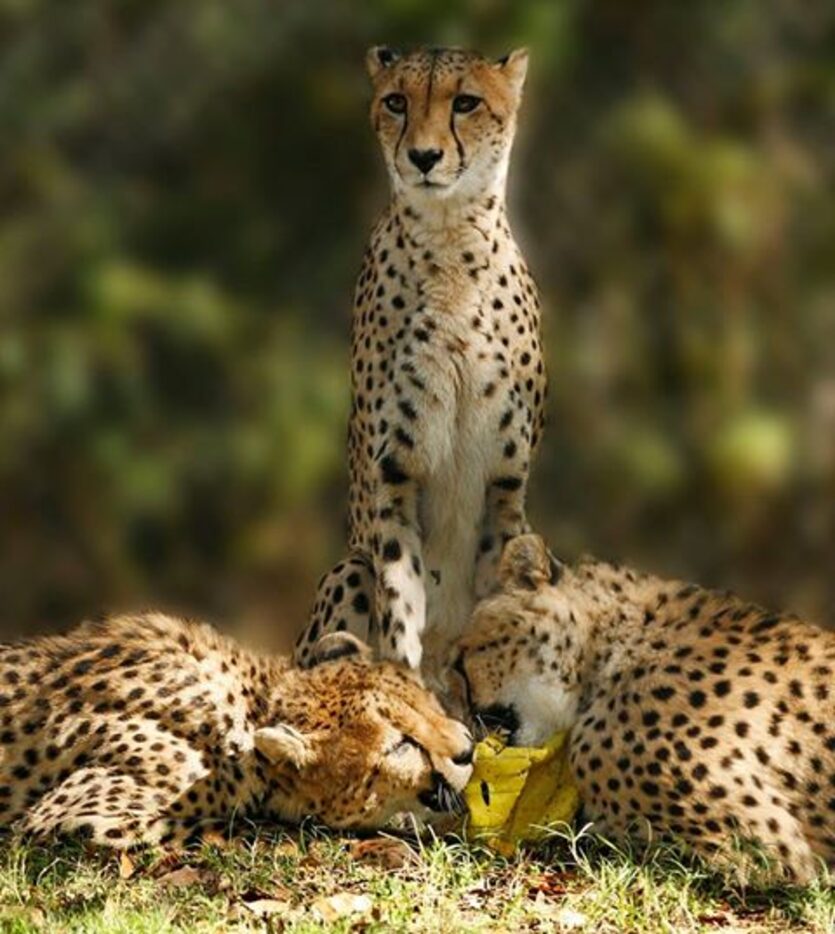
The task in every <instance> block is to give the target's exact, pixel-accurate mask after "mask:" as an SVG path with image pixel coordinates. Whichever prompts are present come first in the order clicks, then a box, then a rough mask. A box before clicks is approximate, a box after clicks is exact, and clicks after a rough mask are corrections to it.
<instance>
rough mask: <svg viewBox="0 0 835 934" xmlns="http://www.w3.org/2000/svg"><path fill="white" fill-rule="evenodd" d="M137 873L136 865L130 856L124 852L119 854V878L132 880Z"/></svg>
mask: <svg viewBox="0 0 835 934" xmlns="http://www.w3.org/2000/svg"><path fill="white" fill-rule="evenodd" d="M135 872H136V863H135V862H134V861H133V860H132V859H131V858H130V856H129V855H128V854H127V853H125V851H124V850H123V851H122V852H121V853H120V854H119V878H120V879H130V877H131V876H132V875H133V874H134V873H135Z"/></svg>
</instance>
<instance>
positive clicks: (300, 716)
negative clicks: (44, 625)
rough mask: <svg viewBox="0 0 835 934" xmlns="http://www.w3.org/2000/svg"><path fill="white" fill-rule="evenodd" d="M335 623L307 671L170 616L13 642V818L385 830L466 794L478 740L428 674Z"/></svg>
mask: <svg viewBox="0 0 835 934" xmlns="http://www.w3.org/2000/svg"><path fill="white" fill-rule="evenodd" d="M367 654H368V653H367V649H365V647H363V646H362V645H361V643H359V641H358V640H357V639H355V638H353V637H351V636H348V635H342V636H339V635H337V636H327V637H325V638H324V639H323V640H320V642H319V643H317V645H316V646H315V647H314V664H315V667H312V668H311V669H310V670H309V671H300V670H299V669H295V668H292V667H291V665H290V662H289V660H287V659H284V658H268V657H261V656H257V655H255V654H253V653H251V652H247V651H245V650H243V649H242V648H240V647H239V646H238V645H236V644H235V643H234V642H232V641H231V640H230V639H227V638H225V637H223V636H221V635H219V634H218V633H217V632H216V631H215V630H214V629H212V628H211V627H210V626H207V625H205V624H200V623H191V622H183V621H181V620H178V619H172V618H170V617H167V616H163V615H160V614H148V615H144V616H123V617H118V618H116V619H110V620H107V621H106V622H102V623H88V624H84V625H82V626H80V627H78V628H77V629H75V630H73V631H72V632H70V633H69V634H68V635H65V636H58V637H53V638H38V639H33V640H31V641H28V642H22V643H20V644H17V645H4V646H2V647H0V822H2V824H4V825H6V826H12V827H15V828H17V829H19V830H22V831H24V832H31V833H35V834H46V833H50V832H53V831H57V832H62V833H70V832H76V833H82V834H84V835H86V836H88V837H90V838H91V839H92V840H93V841H94V842H96V843H99V844H105V845H108V846H113V847H127V846H130V845H133V844H136V843H147V842H160V843H163V844H166V843H171V842H177V843H180V842H184V841H187V840H188V838H189V837H197V836H199V835H200V832H201V831H202V830H204V829H205V828H206V827H208V826H211V825H212V823H213V822H217V821H228V820H229V818H230V817H232V815H233V814H241V815H245V816H258V815H260V816H266V817H271V818H276V819H281V820H288V821H297V820H299V819H300V818H302V817H304V816H306V815H312V816H315V817H317V818H318V819H320V820H321V821H323V822H325V823H328V824H330V825H332V826H334V827H340V828H355V827H376V826H379V825H381V824H383V823H385V822H386V821H387V820H388V818H389V817H390V816H391V815H392V814H393V813H395V812H401V811H407V810H408V811H413V812H416V813H417V814H419V815H429V814H430V813H431V812H434V811H445V810H449V809H451V808H453V807H454V806H456V804H457V799H458V792H460V790H461V789H462V788H463V786H464V784H465V783H466V781H467V779H468V778H469V775H470V771H471V767H470V762H471V759H472V742H471V739H470V736H469V734H468V732H467V730H466V728H465V727H464V726H462V725H461V724H460V723H458V722H456V721H454V720H449V719H447V717H446V716H445V715H444V714H443V713H442V712H441V709H440V707H439V705H438V703H437V702H436V700H435V699H434V697H433V696H432V695H431V694H429V693H428V692H427V691H426V690H424V689H423V687H422V686H421V684H420V682H419V680H418V678H417V676H416V675H415V674H414V673H412V672H411V671H409V670H408V669H404V668H402V667H400V666H396V665H394V664H391V663H385V664H380V665H373V664H371V663H370V662H369V661H368V660H367V659H366V657H365V656H366V655H367Z"/></svg>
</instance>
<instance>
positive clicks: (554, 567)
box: [499, 535, 562, 590]
mask: <svg viewBox="0 0 835 934" xmlns="http://www.w3.org/2000/svg"><path fill="white" fill-rule="evenodd" d="M561 574H562V565H561V564H560V563H559V562H558V561H557V559H556V558H554V556H553V555H552V554H551V552H550V551H548V548H547V546H546V545H545V542H544V541H543V540H542V538H540V536H539V535H517V536H516V538H512V539H511V540H510V541H509V542H508V543H507V544H506V545H505V546H504V551H503V552H502V559H501V561H500V562H499V582H500V583H501V586H502V588H503V589H504V590H538V589H539V588H540V587H542V586H544V585H545V584H556V583H557V582H558V581H559V579H560V576H561Z"/></svg>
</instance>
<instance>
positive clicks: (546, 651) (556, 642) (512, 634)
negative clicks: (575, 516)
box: [452, 535, 588, 746]
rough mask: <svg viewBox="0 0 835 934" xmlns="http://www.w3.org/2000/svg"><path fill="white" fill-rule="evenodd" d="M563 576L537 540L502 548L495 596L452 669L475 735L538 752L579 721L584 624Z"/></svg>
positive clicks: (521, 539)
mask: <svg viewBox="0 0 835 934" xmlns="http://www.w3.org/2000/svg"><path fill="white" fill-rule="evenodd" d="M567 573H569V572H568V571H567V570H566V569H565V568H564V567H563V566H562V565H561V564H559V563H558V562H557V561H556V560H555V559H554V558H553V557H552V556H551V555H550V553H549V552H548V549H547V548H546V546H545V543H544V542H543V541H542V539H541V538H539V536H537V535H520V536H518V537H517V538H514V539H512V540H511V541H510V542H509V543H508V544H507V546H506V547H505V550H504V554H503V555H502V560H501V564H500V567H499V581H500V586H501V590H500V592H499V593H497V594H495V595H494V596H491V597H488V598H487V599H485V600H483V601H482V602H481V603H480V604H479V605H478V606H477V607H476V609H475V611H474V613H473V617H472V621H471V623H470V626H469V628H468V629H467V631H466V632H465V634H464V636H463V637H462V638H461V639H460V640H459V642H458V644H457V646H456V648H455V650H454V653H455V654H454V658H453V660H452V661H453V665H452V669H453V672H454V675H453V676H452V677H457V680H458V682H459V693H460V692H463V693H464V694H465V696H466V701H467V706H468V707H469V709H470V711H471V714H472V717H473V719H474V721H475V723H476V725H477V727H479V728H480V729H481V730H483V731H486V732H492V731H496V730H498V731H500V732H503V733H504V734H505V735H506V737H507V739H508V742H509V743H510V744H511V745H517V746H539V745H542V743H544V742H545V741H546V740H547V739H548V737H549V736H551V735H552V734H553V733H554V732H556V731H557V730H565V729H569V728H570V727H571V726H572V725H573V724H574V722H575V721H576V719H577V716H578V709H579V702H580V693H581V688H582V682H583V673H584V669H585V665H586V654H587V653H586V645H587V641H588V640H587V627H586V623H585V621H584V617H583V615H582V614H581V613H579V612H577V608H576V607H574V606H572V605H570V603H569V601H568V600H567V599H566V597H565V595H564V594H563V593H562V592H561V590H562V588H561V586H560V584H561V582H562V578H563V576H564V575H565V574H567Z"/></svg>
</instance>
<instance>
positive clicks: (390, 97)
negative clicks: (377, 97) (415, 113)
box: [383, 94, 406, 114]
mask: <svg viewBox="0 0 835 934" xmlns="http://www.w3.org/2000/svg"><path fill="white" fill-rule="evenodd" d="M383 104H384V105H385V106H386V109H388V110H390V111H391V112H392V113H393V114H404V113H406V95H405V94H386V96H385V97H384V98H383Z"/></svg>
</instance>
